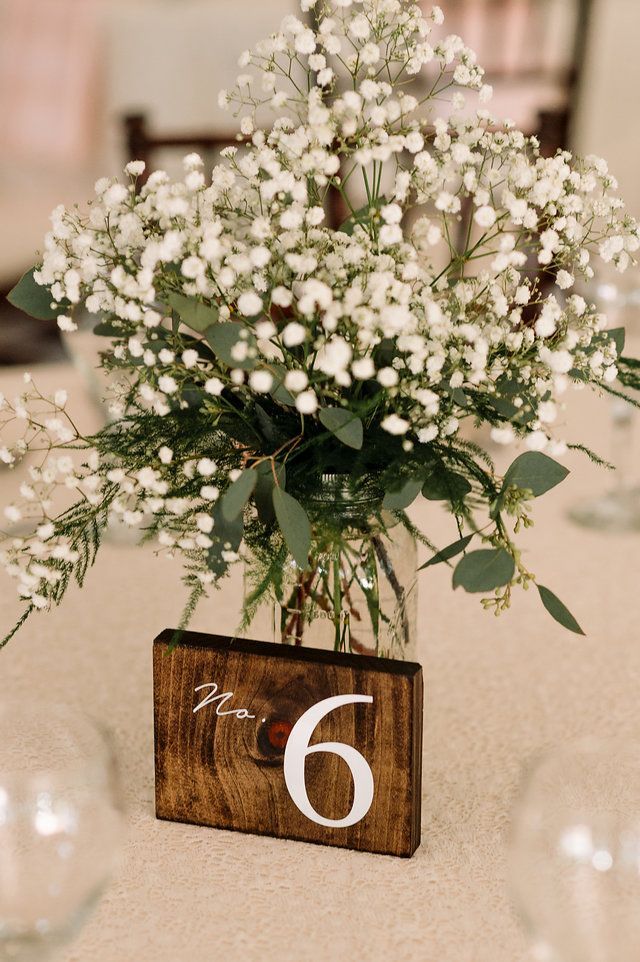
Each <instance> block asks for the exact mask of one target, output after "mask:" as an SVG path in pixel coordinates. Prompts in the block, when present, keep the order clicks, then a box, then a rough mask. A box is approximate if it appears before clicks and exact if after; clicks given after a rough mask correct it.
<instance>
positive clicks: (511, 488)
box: [0, 0, 640, 653]
mask: <svg viewBox="0 0 640 962" xmlns="http://www.w3.org/2000/svg"><path fill="white" fill-rule="evenodd" d="M442 19H443V18H442V14H441V11H440V10H439V8H437V7H434V8H433V10H432V11H431V13H430V16H428V17H427V18H426V19H425V18H424V16H423V13H422V11H421V9H420V8H419V7H418V6H417V5H415V4H412V3H406V2H402V0H318V2H315V3H314V2H313V0H303V2H302V11H301V15H300V17H295V16H288V17H286V18H285V20H284V21H283V23H282V25H281V27H280V29H279V31H278V32H277V33H274V34H273V35H272V36H271V37H269V39H267V40H265V41H264V42H262V43H260V44H258V45H257V47H256V48H255V50H253V51H251V52H249V51H248V52H246V53H244V54H242V56H241V58H240V66H241V69H242V70H243V71H244V72H243V73H242V74H241V76H239V77H238V78H237V81H236V85H235V87H234V88H233V89H232V90H229V91H228V92H227V91H224V92H222V94H221V95H220V103H221V104H222V105H224V106H227V107H229V108H231V109H232V110H233V111H234V115H235V116H237V117H239V118H240V119H239V130H240V131H241V133H240V134H239V137H238V144H237V146H233V147H229V148H228V149H226V150H225V151H223V156H222V158H221V161H220V163H219V164H218V165H217V166H215V167H214V169H213V171H212V173H211V175H210V176H209V175H208V172H205V171H204V170H203V163H202V161H201V159H200V157H198V156H196V155H194V154H191V155H189V156H188V157H186V158H185V160H184V168H185V174H184V177H183V179H181V180H177V181H174V180H171V179H170V178H169V176H168V175H167V174H166V173H164V172H163V171H155V172H153V173H151V174H150V176H148V178H147V179H145V175H146V173H147V172H145V171H144V165H143V164H142V163H140V162H136V161H133V162H131V163H129V164H128V165H127V168H126V172H127V175H128V177H129V180H128V182H125V183H120V182H117V181H114V180H108V179H103V180H100V181H99V182H98V183H97V184H96V198H95V199H94V200H93V201H92V202H91V203H90V205H89V207H88V212H87V213H86V214H82V213H79V212H78V211H77V210H75V209H74V210H67V209H64V208H62V207H60V208H58V209H57V210H56V211H54V213H53V217H52V228H51V230H50V232H49V233H48V234H47V237H46V240H45V246H44V253H43V255H42V257H41V259H40V262H39V263H38V266H37V268H36V269H35V270H34V271H32V272H30V273H29V274H28V275H25V278H23V280H22V281H21V282H20V284H19V285H18V286H17V288H16V289H14V292H13V294H12V300H13V303H14V304H16V305H18V306H21V307H23V308H24V309H25V310H27V311H30V312H32V313H34V314H35V315H36V316H40V317H51V318H57V323H58V325H59V327H60V328H61V329H62V330H63V331H70V332H72V331H74V330H75V328H76V325H77V323H78V321H79V319H80V318H81V317H82V318H86V317H87V316H91V315H93V316H95V318H96V321H95V322H94V323H95V325H96V326H95V335H96V337H99V338H103V339H104V340H103V344H104V349H103V351H102V353H101V355H100V357H101V362H100V363H101V366H102V368H103V369H104V371H105V372H106V373H107V374H108V377H109V382H110V384H111V385H112V388H111V396H110V398H109V409H110V414H111V419H110V422H109V424H108V425H107V426H106V427H105V428H104V429H103V430H100V431H98V432H97V433H96V434H95V435H93V436H91V437H85V436H83V435H81V434H80V433H79V432H78V431H77V430H76V428H75V426H74V424H73V423H72V421H71V420H70V418H69V416H68V415H67V412H66V396H65V394H64V392H58V394H57V395H56V396H55V397H53V398H50V399H46V398H44V397H42V396H41V395H40V394H39V393H38V391H37V390H36V389H35V387H33V386H32V384H31V383H29V384H28V385H27V387H26V389H25V392H24V394H23V395H22V396H21V397H18V398H16V399H14V400H10V399H8V398H3V397H0V419H1V420H2V422H4V424H6V423H8V422H11V421H13V420H15V419H18V421H21V422H22V424H23V426H24V435H23V437H22V439H21V440H20V441H18V442H17V443H13V444H12V445H8V444H7V445H6V446H4V447H0V457H1V458H2V460H3V461H5V462H7V463H9V464H13V463H14V462H15V461H17V460H19V459H20V458H22V457H23V456H24V455H25V454H26V453H27V452H29V451H30V450H32V449H38V450H40V451H42V452H43V455H42V459H41V460H40V461H39V462H38V466H37V467H36V466H34V465H33V464H32V465H31V466H30V467H29V474H30V478H29V480H28V481H27V482H25V483H23V484H22V486H21V487H20V496H19V498H18V499H17V500H16V501H15V503H13V504H11V505H10V506H9V507H8V508H7V509H6V511H5V514H6V517H7V519H8V521H9V522H20V523H21V524H22V523H24V521H25V519H28V520H29V521H30V522H31V530H32V533H31V534H27V535H25V536H21V537H17V536H16V535H15V533H13V534H12V533H11V531H8V532H7V538H6V549H5V551H4V553H3V559H4V562H5V565H6V568H7V570H8V572H9V574H10V575H11V576H13V577H14V578H16V580H17V583H18V590H19V594H20V596H21V597H22V598H23V599H24V602H25V611H24V617H25V618H26V617H27V616H28V615H29V613H30V612H32V611H35V610H37V609H45V608H48V607H50V606H51V605H52V604H58V603H59V602H60V601H61V599H62V597H63V595H64V593H65V590H66V588H67V586H68V584H69V583H70V581H71V579H72V578H74V577H75V579H77V580H78V581H79V582H82V580H83V578H84V575H85V572H86V570H87V567H88V565H89V564H91V562H92V561H93V559H94V556H95V552H96V550H97V549H98V546H99V544H100V540H101V537H102V535H103V533H104V531H105V528H106V527H107V525H109V524H111V523H113V522H114V521H118V522H122V523H123V524H125V525H130V526H134V527H136V526H137V527H140V528H142V529H143V530H144V537H145V538H146V539H149V540H152V541H153V542H154V544H155V545H156V546H157V547H158V550H160V551H164V552H168V553H170V554H172V555H181V556H182V557H183V559H184V565H185V575H184V579H185V581H186V584H187V586H188V588H189V589H190V597H189V600H188V604H187V607H186V610H185V615H184V618H183V624H185V623H186V620H187V618H188V616H189V614H190V613H191V612H192V610H193V608H194V606H195V604H196V602H197V601H198V599H199V598H200V596H201V595H203V594H204V593H205V592H206V591H207V589H208V588H209V587H210V586H212V585H213V586H215V585H217V584H218V582H219V581H220V579H221V578H223V576H224V575H225V573H226V572H227V569H228V567H229V565H230V564H231V563H232V562H235V561H236V560H237V559H238V558H242V559H243V560H244V562H245V564H246V566H247V572H248V574H247V588H246V593H245V599H244V621H245V623H248V622H249V621H250V619H251V617H252V615H253V613H254V611H255V609H256V607H257V605H258V604H260V603H261V602H262V601H266V600H270V602H271V603H276V604H279V605H280V607H281V609H282V621H281V627H282V638H283V640H286V641H294V642H297V643H300V642H302V641H303V640H305V632H306V628H307V626H308V625H309V624H310V623H312V622H313V619H314V618H318V617H323V618H324V619H325V620H326V621H327V622H328V624H330V625H331V630H332V632H333V635H332V638H333V644H334V645H335V647H336V648H337V649H340V650H358V651H360V650H363V646H362V645H360V644H359V645H358V646H356V645H354V644H353V638H354V637H355V635H354V624H355V622H356V620H357V621H359V622H360V623H362V621H363V619H364V620H367V622H368V630H369V635H368V637H369V639H370V641H369V644H368V646H365V648H366V650H372V651H376V652H378V653H390V652H391V651H392V650H393V651H395V652H396V653H397V652H398V650H399V653H402V648H403V645H405V644H406V643H407V642H408V640H409V634H410V632H411V625H410V623H409V622H410V619H409V616H408V614H407V591H408V587H409V586H408V585H405V584H403V583H402V579H401V578H399V576H398V572H397V571H396V570H395V568H394V562H393V558H392V552H391V550H390V548H389V545H393V544H398V543H400V541H401V538H402V537H403V535H402V532H409V534H411V535H413V536H416V537H419V538H420V539H422V540H423V541H424V542H425V543H426V544H428V545H430V547H431V548H432V554H431V557H430V560H429V561H428V562H427V564H428V565H431V564H435V563H439V562H445V563H448V564H451V566H452V567H453V568H454V571H453V583H454V586H455V587H457V586H460V587H462V588H463V589H466V590H467V591H474V592H479V593H481V594H482V595H483V596H484V597H483V603H484V605H485V607H491V608H494V609H495V610H496V612H498V611H500V610H502V609H503V608H506V607H507V606H508V605H509V603H510V600H511V594H512V589H513V587H514V585H516V584H518V585H521V586H522V587H524V588H527V587H529V586H530V585H531V584H532V583H535V577H534V575H533V574H532V573H530V572H529V571H528V570H527V569H526V567H525V566H524V564H523V562H522V559H521V555H520V553H519V551H518V550H517V548H516V546H515V545H514V542H513V541H512V535H513V533H514V531H515V532H516V533H517V531H518V529H519V528H520V527H521V526H523V525H525V526H526V525H528V524H529V523H530V518H529V508H530V503H531V499H532V498H534V497H536V496H538V495H540V494H543V493H544V492H545V491H547V490H549V489H550V488H551V487H553V486H554V485H555V484H557V483H558V482H559V481H561V480H562V479H563V478H564V477H565V475H566V474H567V471H566V469H565V468H563V467H562V465H561V464H559V463H558V461H556V460H555V458H556V457H560V456H561V455H562V454H563V452H564V451H565V450H566V449H567V447H581V446H580V445H579V444H568V445H567V443H566V442H565V441H564V440H563V439H562V438H558V437H555V436H554V433H553V425H554V422H555V421H556V418H557V415H558V411H559V409H560V408H561V406H562V404H563V398H564V396H565V394H566V393H567V391H569V390H570V389H571V387H572V385H577V386H579V387H581V388H584V387H585V386H589V387H593V388H594V389H596V390H597V391H598V392H607V393H614V394H615V393H617V392H618V390H620V387H619V386H620V384H622V385H627V386H632V387H633V386H637V385H638V363H637V362H635V361H633V360H630V359H627V358H624V357H623V356H622V350H623V332H621V331H619V330H616V331H608V332H607V331H606V323H607V322H606V318H605V317H603V316H602V315H601V314H599V313H597V311H596V309H595V307H594V306H593V305H592V304H589V303H587V302H586V301H585V300H584V299H583V297H582V296H580V294H579V293H576V292H573V288H574V285H576V284H579V281H580V279H581V278H586V279H589V278H591V277H592V276H593V270H594V268H593V266H592V265H593V261H594V259H595V257H598V256H599V257H600V258H601V259H602V260H603V261H605V262H607V263H609V262H613V264H614V265H615V266H616V267H617V268H618V269H619V270H620V271H623V270H625V268H626V267H627V266H628V265H629V264H631V263H632V262H633V255H634V252H636V251H637V249H638V246H639V244H640V240H639V231H638V227H637V225H636V224H635V222H634V221H633V220H632V219H631V218H630V217H628V216H627V215H625V214H624V212H623V205H622V203H621V201H620V200H619V199H618V198H617V197H616V195H615V193H614V192H613V191H615V187H616V184H615V181H614V178H613V177H612V176H611V175H610V174H609V173H608V170H607V166H606V164H605V163H604V162H603V161H601V160H598V159H596V158H593V157H589V158H587V159H585V160H573V159H572V157H571V155H570V154H569V153H568V152H566V151H561V152H559V153H557V154H556V156H554V157H550V158H543V157H542V156H540V152H539V148H538V143H537V141H536V140H535V138H533V137H526V136H524V135H523V134H522V133H521V132H520V131H518V130H516V129H515V128H514V127H513V125H511V124H509V123H499V122H498V121H496V120H495V119H494V118H492V116H491V115H490V113H489V112H488V109H487V108H486V106H484V105H485V103H486V102H487V101H488V100H489V98H490V94H491V90H490V88H488V87H487V86H486V85H485V84H484V83H483V71H482V69H481V68H480V67H479V66H478V64H477V63H476V58H475V56H474V54H473V52H472V51H471V50H469V49H468V48H467V47H465V45H464V44H463V42H462V40H460V38H458V37H456V36H447V35H446V33H445V31H444V29H443V27H442V26H441V25H442ZM473 101H475V103H474V102H473ZM269 112H271V113H272V115H273V116H272V117H271V118H270V119H269V118H268V114H269ZM340 207H342V209H343V212H344V216H343V222H342V223H341V224H338V223H337V222H336V223H332V222H331V221H330V220H329V215H328V212H329V211H332V212H335V211H336V210H337V209H339V208H340ZM85 323H86V320H85ZM464 422H470V423H475V424H476V425H482V424H486V425H489V426H490V430H491V431H492V434H493V438H494V440H495V441H497V442H503V443H510V442H512V441H515V440H516V439H522V441H523V442H524V448H525V451H524V453H522V454H520V455H519V456H518V457H516V458H515V460H514V461H513V463H512V464H511V466H510V467H509V468H508V470H507V471H506V473H505V474H504V475H499V474H498V473H497V472H496V470H495V469H494V467H493V464H492V461H491V459H490V457H489V456H488V455H487V453H486V452H485V451H484V450H482V449H481V448H480V447H478V446H477V445H476V444H474V443H472V442H471V441H469V440H465V437H468V434H469V432H466V434H465V435H464V436H463V433H462V432H461V427H462V426H463V424H464ZM78 450H79V451H80V452H84V453H81V454H80V455H78V454H77V453H74V452H77V451H78ZM587 453H590V452H587ZM60 487H62V488H63V489H69V490H71V491H72V492H76V493H77V499H76V500H75V502H74V503H73V504H71V505H70V506H69V507H66V508H65V509H64V510H63V511H62V513H58V514H56V512H55V511H54V507H53V505H54V493H55V490H56V489H57V488H60ZM420 494H422V496H423V497H424V498H426V499H428V500H430V501H434V502H440V503H441V504H442V505H443V506H444V507H445V508H446V509H447V510H449V511H450V512H451V514H452V515H453V516H454V518H455V521H456V523H457V527H458V536H457V538H456V540H455V541H454V542H453V543H452V544H450V545H448V546H446V547H438V546H433V545H431V542H430V540H429V538H428V533H426V532H417V531H416V530H415V529H414V527H413V525H412V523H411V521H410V520H409V518H408V516H407V514H406V513H405V512H406V509H407V508H408V507H409V506H410V505H411V503H412V502H413V501H414V500H415V499H416V498H417V497H418V496H419V495H420ZM383 579H384V580H385V583H388V584H389V585H390V586H391V591H392V596H393V610H392V611H389V609H388V605H387V603H386V602H385V603H384V604H383V602H382V594H383V593H382V590H381V582H382V580H383ZM536 586H537V588H538V590H539V592H540V596H541V600H542V602H543V603H544V605H545V607H546V608H547V609H548V610H549V612H550V613H551V615H553V616H554V617H555V618H556V619H557V620H559V621H560V622H561V623H562V624H564V625H565V626H566V627H568V628H570V629H572V630H574V631H580V628H579V626H578V624H577V622H576V621H575V619H574V618H573V617H572V615H571V614H570V613H569V612H568V610H567V609H566V608H565V607H564V605H563V604H562V603H561V602H560V601H559V600H558V598H557V597H556V596H555V595H554V594H553V593H552V592H551V591H550V590H549V589H547V588H545V587H543V586H541V585H536ZM356 591H357V593H359V596H360V597H361V598H362V599H364V606H363V608H362V610H360V609H358V610H356V607H357V606H356V603H355V600H354V599H355V593H356ZM22 620H24V618H23V619H22Z"/></svg>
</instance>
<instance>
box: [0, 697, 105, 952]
mask: <svg viewBox="0 0 640 962" xmlns="http://www.w3.org/2000/svg"><path fill="white" fill-rule="evenodd" d="M122 829H123V819H122V811H121V806H120V801H119V793H118V787H117V777H116V769H115V762H114V756H113V752H112V750H111V748H110V744H109V740H108V737H107V736H106V735H105V734H104V733H103V732H102V731H100V730H99V729H98V728H97V727H96V726H95V725H94V724H93V723H92V722H91V721H90V720H89V719H88V718H86V717H85V716H84V715H82V714H80V713H77V712H75V711H72V710H71V709H69V708H66V707H64V706H59V705H58V706H55V705H47V704H44V703H42V702H39V703H34V702H33V701H30V700H25V701H24V702H23V703H10V702H2V703H0V959H6V960H9V959H10V960H13V962H36V960H38V962H40V960H42V959H48V958H49V957H50V956H51V955H52V954H53V953H54V952H55V950H56V949H57V948H59V947H60V946H62V945H64V944H66V943H67V942H68V941H69V940H70V939H71V938H72V937H73V936H74V935H75V933H76V932H77V931H78V929H79V928H80V926H81V925H82V923H83V921H84V919H85V918H86V917H87V914H88V913H89V911H90V910H91V908H92V907H93V906H94V905H95V903H96V901H97V900H98V898H99V896H100V894H101V892H102V891H103V889H104V886H105V884H106V882H107V880H108V878H109V876H110V874H111V871H112V869H113V867H114V858H115V853H116V851H117V849H118V843H119V841H120V839H121V835H122Z"/></svg>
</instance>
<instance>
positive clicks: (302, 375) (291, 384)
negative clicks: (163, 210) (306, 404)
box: [284, 369, 309, 394]
mask: <svg viewBox="0 0 640 962" xmlns="http://www.w3.org/2000/svg"><path fill="white" fill-rule="evenodd" d="M308 383H309V378H308V377H307V374H306V372H305V371H301V370H299V369H296V370H295V371H287V373H286V374H285V377H284V386H285V387H286V389H287V391H293V392H294V394H298V393H299V392H300V391H304V389H305V388H306V386H307V384H308Z"/></svg>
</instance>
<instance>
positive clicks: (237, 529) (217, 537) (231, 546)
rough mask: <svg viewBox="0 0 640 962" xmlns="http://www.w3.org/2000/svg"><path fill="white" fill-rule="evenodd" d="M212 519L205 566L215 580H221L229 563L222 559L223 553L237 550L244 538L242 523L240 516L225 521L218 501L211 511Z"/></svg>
mask: <svg viewBox="0 0 640 962" xmlns="http://www.w3.org/2000/svg"><path fill="white" fill-rule="evenodd" d="M212 517H213V531H212V533H211V535H210V537H211V540H212V541H213V544H212V546H211V547H210V548H209V552H208V555H207V566H208V568H209V570H210V571H212V572H213V574H214V575H215V576H216V577H217V578H221V577H222V576H223V575H224V574H226V571H227V569H228V567H229V562H228V561H225V559H224V558H223V552H225V551H237V550H238V548H239V547H240V544H241V542H242V539H243V537H244V521H243V519H242V515H241V514H240V515H238V517H237V518H234V519H233V520H232V521H227V519H226V518H225V516H224V514H223V513H222V505H221V503H220V501H218V502H217V504H216V506H215V508H214V509H213V512H212Z"/></svg>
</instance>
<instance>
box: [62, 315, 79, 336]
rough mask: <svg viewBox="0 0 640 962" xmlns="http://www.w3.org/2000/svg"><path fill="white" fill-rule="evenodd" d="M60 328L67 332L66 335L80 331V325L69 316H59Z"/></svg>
mask: <svg viewBox="0 0 640 962" xmlns="http://www.w3.org/2000/svg"><path fill="white" fill-rule="evenodd" d="M58 327H59V328H60V330H61V331H65V332H66V333H69V332H71V331H77V330H78V325H77V324H76V322H75V321H74V320H73V318H71V317H69V315H68V314H59V315H58Z"/></svg>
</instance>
